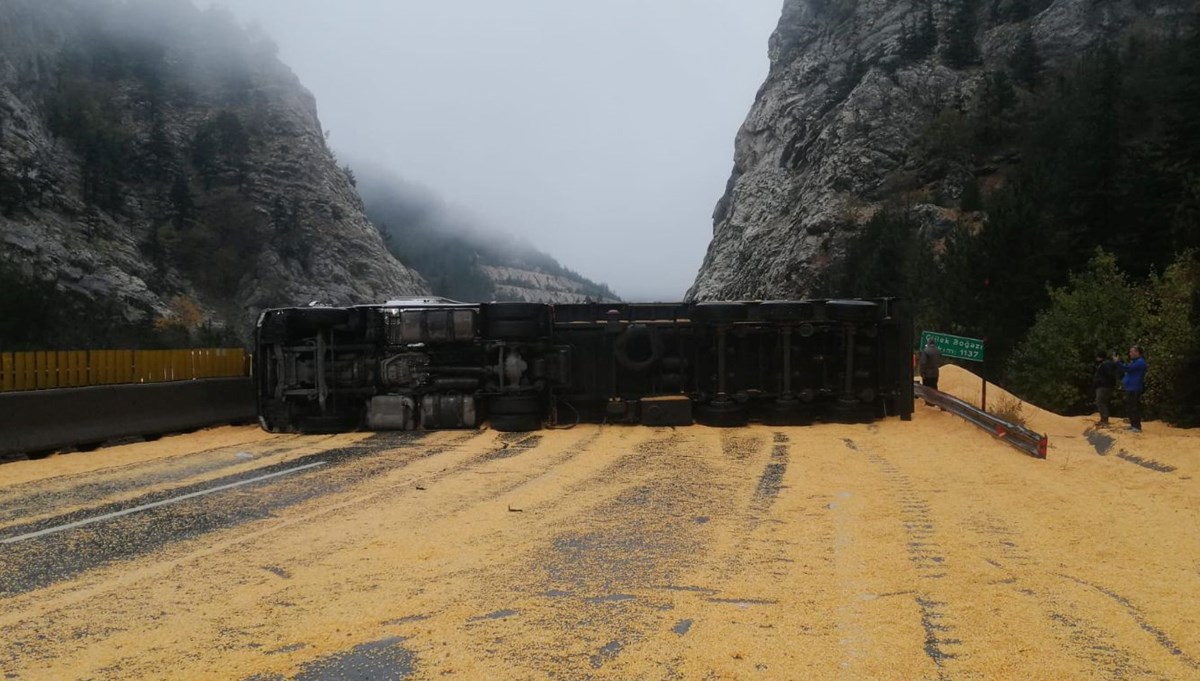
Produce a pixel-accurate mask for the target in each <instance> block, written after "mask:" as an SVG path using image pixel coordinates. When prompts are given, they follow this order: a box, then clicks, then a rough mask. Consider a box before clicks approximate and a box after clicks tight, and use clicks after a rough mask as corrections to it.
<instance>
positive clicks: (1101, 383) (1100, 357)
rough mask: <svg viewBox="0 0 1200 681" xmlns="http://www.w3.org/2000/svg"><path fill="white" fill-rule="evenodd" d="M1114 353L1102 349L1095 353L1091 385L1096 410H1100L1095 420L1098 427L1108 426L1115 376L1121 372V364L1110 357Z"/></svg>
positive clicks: (1115, 381) (1113, 355)
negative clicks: (1098, 416)
mask: <svg viewBox="0 0 1200 681" xmlns="http://www.w3.org/2000/svg"><path fill="white" fill-rule="evenodd" d="M1116 354H1117V353H1116V352H1111V353H1109V354H1108V355H1105V354H1104V352H1103V351H1101V352H1097V353H1096V371H1095V373H1094V374H1093V375H1092V387H1094V388H1095V389H1096V411H1098V412H1100V420H1099V421H1097V422H1096V426H1097V427H1099V428H1107V427H1108V414H1109V402H1111V401H1112V393H1113V387H1114V386H1115V385H1116V383H1117V376H1118V375H1120V373H1121V366H1120V365H1119V364H1117V362H1116V360H1114V359H1111V357H1115V356H1116Z"/></svg>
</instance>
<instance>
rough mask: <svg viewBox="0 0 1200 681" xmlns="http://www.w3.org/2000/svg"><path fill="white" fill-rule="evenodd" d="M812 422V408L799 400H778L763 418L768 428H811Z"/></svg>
mask: <svg viewBox="0 0 1200 681" xmlns="http://www.w3.org/2000/svg"><path fill="white" fill-rule="evenodd" d="M812 422H813V413H812V408H811V407H810V406H808V405H806V404H804V403H802V402H800V401H799V400H776V401H775V402H774V404H772V405H771V406H769V407H767V411H766V414H765V415H764V417H763V423H765V424H767V425H768V426H809V425H812Z"/></svg>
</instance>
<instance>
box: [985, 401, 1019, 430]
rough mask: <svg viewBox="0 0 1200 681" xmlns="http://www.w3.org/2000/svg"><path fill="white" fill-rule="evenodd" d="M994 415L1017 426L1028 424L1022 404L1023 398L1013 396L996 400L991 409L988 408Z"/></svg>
mask: <svg viewBox="0 0 1200 681" xmlns="http://www.w3.org/2000/svg"><path fill="white" fill-rule="evenodd" d="M988 412H989V413H991V414H992V415H993V416H996V417H997V418H1000V419H1003V420H1005V421H1008V422H1009V423H1011V424H1013V425H1017V426H1024V425H1026V418H1025V412H1024V410H1023V407H1022V406H1021V400H1017V399H1013V398H1011V397H1001V398H999V399H998V400H996V402H995V404H994V405H993V406H992V408H991V409H989V410H988Z"/></svg>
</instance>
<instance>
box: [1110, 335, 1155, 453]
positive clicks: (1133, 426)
mask: <svg viewBox="0 0 1200 681" xmlns="http://www.w3.org/2000/svg"><path fill="white" fill-rule="evenodd" d="M1118 360H1119V358H1118V357H1117V356H1116V355H1115V354H1114V355H1113V361H1118ZM1118 366H1120V367H1121V371H1122V372H1123V373H1124V375H1123V376H1122V377H1121V387H1122V388H1123V389H1124V390H1125V412H1126V416H1128V418H1129V430H1132V431H1133V432H1135V433H1140V432H1142V393H1143V392H1145V390H1146V369H1147V365H1146V358H1145V357H1143V356H1142V347H1141V346H1140V345H1135V346H1133V347H1132V348H1129V362H1127V363H1123V364H1118Z"/></svg>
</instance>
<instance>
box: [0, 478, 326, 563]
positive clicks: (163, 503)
mask: <svg viewBox="0 0 1200 681" xmlns="http://www.w3.org/2000/svg"><path fill="white" fill-rule="evenodd" d="M326 463H328V462H327V461H318V462H316V463H310V464H307V465H304V466H297V467H295V468H289V469H287V470H286V471H276V472H274V473H268V474H267V475H260V476H258V477H257V478H249V479H247V480H239V481H237V482H231V483H229V484H228V485H220V486H218V487H213V488H212V489H206V490H201V491H199V492H192V493H191V494H184V495H183V496H178V497H171V498H170V499H163V500H162V501H155V502H154V503H151V504H143V505H141V506H134V507H133V508H127V509H124V510H122V511H114V512H112V513H105V514H104V515H99V516H96V517H95V518H88V519H87V520H77V521H75V522H73V523H67V524H66V525H59V526H58V527H51V528H48V529H45V530H39V531H37V532H30V533H29V534H22V535H20V536H17V537H10V538H8V539H3V540H0V544H15V543H17V542H19V541H25V540H26V539H35V538H37V537H44V536H46V535H48V534H54V533H55V532H62V531H63V530H73V529H75V528H76V527H83V526H84V525H91V524H92V523H98V522H100V521H102V520H111V519H113V518H119V517H121V516H123V515H129V514H130V513H138V512H140V511H146V510H149V509H151V508H157V507H159V506H166V505H167V504H174V503H177V502H180V501H184V500H185V499H194V498H196V497H202V496H204V495H205V494H212V493H213V492H220V491H223V490H227V489H233V488H234V487H241V486H242V485H249V484H250V483H252V482H261V481H263V480H270V479H271V478H278V477H279V476H281V475H288V474H290V473H298V472H300V471H304V470H308V469H309V468H316V467H317V466H324V465H325V464H326Z"/></svg>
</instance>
